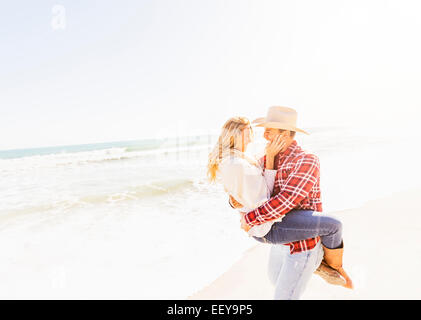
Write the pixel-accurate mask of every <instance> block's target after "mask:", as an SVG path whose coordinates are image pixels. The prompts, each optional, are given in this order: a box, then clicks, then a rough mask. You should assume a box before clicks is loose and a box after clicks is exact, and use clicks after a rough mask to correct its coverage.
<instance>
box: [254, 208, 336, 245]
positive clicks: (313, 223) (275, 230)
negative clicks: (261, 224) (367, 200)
mask: <svg viewBox="0 0 421 320" xmlns="http://www.w3.org/2000/svg"><path fill="white" fill-rule="evenodd" d="M317 236H320V238H321V241H322V244H323V245H324V246H325V247H326V248H329V249H335V248H338V247H340V246H341V244H342V223H341V222H340V221H339V220H338V219H336V218H334V217H332V216H329V215H326V214H323V213H320V212H314V211H311V210H292V211H291V212H289V213H287V214H286V215H285V216H284V218H283V219H282V221H280V222H275V223H274V224H273V225H272V228H271V229H270V231H269V233H268V234H266V235H265V236H264V237H262V238H258V237H254V238H255V239H256V240H258V241H260V242H265V243H270V244H285V243H289V242H293V241H298V240H305V239H309V238H315V237H317Z"/></svg>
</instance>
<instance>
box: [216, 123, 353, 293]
mask: <svg viewBox="0 0 421 320" xmlns="http://www.w3.org/2000/svg"><path fill="white" fill-rule="evenodd" d="M251 137H252V130H251V126H250V122H249V121H248V120H247V119H246V118H244V117H235V118H231V119H229V120H228V121H227V122H226V123H225V124H224V126H223V128H222V133H221V135H220V137H219V139H218V142H217V144H216V146H215V148H214V149H213V150H212V152H211V153H210V154H209V161H208V175H209V178H210V180H211V181H215V180H217V179H218V180H220V182H221V183H222V184H223V185H224V188H225V191H226V192H227V193H228V194H229V195H230V196H232V197H233V198H234V199H235V200H237V201H238V202H239V203H240V204H241V205H242V206H243V207H242V208H241V209H240V212H242V213H243V214H245V213H247V212H249V211H252V210H253V209H255V208H257V207H259V206H260V205H262V204H263V203H265V202H266V201H267V200H268V199H270V197H271V193H272V191H273V186H274V180H275V176H276V170H274V168H273V164H274V161H273V160H274V158H275V156H276V155H277V154H278V153H279V152H280V151H281V150H282V148H283V147H284V143H283V142H282V141H281V139H280V136H278V137H277V138H275V139H274V140H273V141H271V142H270V143H268V145H267V147H266V167H265V170H263V168H262V167H261V164H259V163H258V162H257V161H255V160H254V159H252V158H250V157H248V156H247V155H246V154H245V150H246V148H247V145H248V144H249V143H250V142H251ZM281 220H283V221H281ZM288 228H289V230H291V229H292V228H293V229H294V230H299V231H295V232H293V233H292V232H284V230H286V229H288ZM271 229H272V232H273V231H274V230H276V232H277V234H279V237H276V238H277V239H276V242H274V243H272V244H285V243H289V242H293V241H298V240H304V239H308V238H314V237H317V236H320V238H321V242H322V245H323V248H324V250H325V254H326V252H328V251H329V250H330V249H333V248H339V247H340V246H341V245H342V231H341V223H340V221H338V220H337V219H335V218H333V217H331V216H327V215H320V214H318V213H314V212H313V211H310V210H293V211H291V212H289V213H287V214H286V216H283V217H281V218H278V219H276V220H272V221H268V222H265V223H262V224H260V225H256V226H253V227H251V228H250V230H249V231H248V234H249V235H250V236H253V237H254V238H255V239H256V240H258V241H261V242H267V241H263V240H261V239H264V238H262V237H264V236H265V235H266V234H267V233H268V232H269V231H270V230H271ZM330 251H332V250H330ZM324 263H325V264H326V261H324ZM331 267H333V268H334V267H335V266H333V265H332V266H331ZM334 269H336V270H337V271H338V272H339V274H340V275H341V276H342V277H343V278H344V281H342V282H341V283H340V284H341V285H343V286H344V287H346V288H352V287H353V285H352V281H351V279H350V278H349V276H348V275H347V274H346V272H345V270H344V269H343V268H342V267H336V268H334ZM335 284H339V283H335Z"/></svg>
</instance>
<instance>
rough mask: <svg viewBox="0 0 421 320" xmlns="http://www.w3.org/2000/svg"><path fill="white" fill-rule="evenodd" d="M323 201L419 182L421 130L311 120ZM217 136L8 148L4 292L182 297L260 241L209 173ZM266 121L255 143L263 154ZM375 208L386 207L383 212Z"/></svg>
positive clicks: (0, 164) (1, 212)
mask: <svg viewBox="0 0 421 320" xmlns="http://www.w3.org/2000/svg"><path fill="white" fill-rule="evenodd" d="M310 131H311V132H312V133H313V134H312V135H311V136H308V137H307V136H301V135H300V136H297V141H298V143H299V144H300V145H301V146H302V147H303V148H304V149H306V150H308V151H310V152H314V153H316V154H317V155H318V156H319V157H320V161H321V174H322V177H321V184H322V197H323V202H324V210H325V212H329V213H333V214H335V213H338V214H340V212H341V211H342V210H344V209H347V208H352V207H358V206H361V205H363V204H364V203H365V202H366V201H369V200H372V199H376V198H379V197H382V196H386V195H390V194H393V193H394V192H397V191H404V190H407V189H410V188H413V187H418V186H419V181H420V179H419V178H420V177H421V174H420V171H419V169H418V168H417V165H416V163H417V161H418V158H419V155H420V154H419V151H418V150H417V149H416V148H415V147H414V144H415V146H416V141H415V140H414V141H411V140H410V139H407V138H406V139H398V138H390V137H382V136H378V135H377V136H375V135H367V134H366V133H365V135H362V134H360V135H356V133H355V131H353V130H352V129H349V128H348V129H347V128H340V127H337V128H334V127H333V128H332V127H330V128H323V127H321V128H312V130H310ZM215 139H216V137H215V136H210V135H206V136H194V137H176V138H167V139H165V138H162V139H148V140H140V141H122V142H113V143H103V144H91V145H79V146H63V147H51V148H41V149H27V150H10V151H0V250H1V252H2V258H1V260H2V262H1V263H0V298H23V299H25V298H41V299H43V298H70V299H73V298H75V299H76V298H77V299H85V298H86V299H89V298H98V299H101V298H113V299H183V298H185V297H187V296H189V295H190V294H192V293H194V292H195V291H197V290H199V289H201V288H202V287H203V286H205V285H207V284H209V283H210V282H211V281H213V280H214V279H215V278H216V277H217V276H219V275H220V274H222V273H223V272H224V271H226V270H227V269H228V268H229V267H230V266H231V265H232V264H233V263H234V262H235V261H236V260H237V259H239V258H240V257H241V255H242V254H243V252H244V251H246V250H247V249H248V248H250V247H251V246H253V245H254V244H256V242H255V241H254V240H253V239H250V238H249V237H248V236H247V235H246V234H245V233H244V232H243V231H242V230H241V229H240V226H239V216H238V214H237V213H236V212H235V211H234V210H232V209H231V208H230V207H229V206H228V203H227V201H228V198H227V195H226V194H225V193H224V191H223V188H222V186H220V185H217V184H210V183H209V182H208V181H207V179H206V160H207V154H208V152H209V151H210V149H211V147H212V146H213V144H214V143H215ZM263 148H264V141H263V140H262V138H261V137H260V136H259V133H258V132H256V139H255V142H254V143H253V144H252V145H250V147H249V150H248V151H249V153H250V154H254V155H256V156H259V155H261V154H262V152H263ZM373 214H375V213H373Z"/></svg>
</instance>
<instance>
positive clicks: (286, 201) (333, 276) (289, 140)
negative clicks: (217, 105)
mask: <svg viewBox="0 0 421 320" xmlns="http://www.w3.org/2000/svg"><path fill="white" fill-rule="evenodd" d="M296 121H297V113H296V111H295V110H294V109H292V108H287V107H271V108H269V110H268V113H267V116H266V117H265V118H259V119H256V120H254V121H253V123H256V124H257V126H260V127H264V128H265V132H264V138H265V139H266V140H268V141H272V140H273V139H275V137H276V136H278V135H281V137H282V140H283V141H284V142H285V147H284V148H283V149H282V150H281V151H280V152H279V154H278V155H277V156H276V157H275V161H274V168H275V169H276V170H277V175H276V179H275V185H274V191H273V194H272V198H271V199H269V200H268V201H267V202H266V203H264V204H263V205H261V206H260V207H258V208H257V209H255V210H253V211H250V212H248V213H246V214H245V215H244V216H243V217H242V220H241V226H242V228H243V229H244V230H245V231H246V232H247V231H248V230H249V229H250V228H251V227H252V226H254V225H259V224H261V223H264V222H266V221H270V220H274V219H277V218H279V217H281V216H283V215H285V214H288V212H290V211H291V210H293V209H303V210H312V211H317V212H321V211H322V201H321V197H320V164H319V159H318V157H317V156H315V155H313V154H307V153H305V152H304V151H303V150H302V149H301V148H300V147H299V146H298V144H297V142H296V141H295V140H294V137H295V133H296V132H302V133H305V134H308V133H307V132H305V131H304V130H302V129H299V128H297V127H296ZM262 161H263V163H265V161H266V159H265V157H264V158H263V159H262ZM263 167H265V166H264V165H263ZM235 202H236V201H235V199H232V198H231V203H234V204H235ZM268 236H269V237H270V236H271V234H270V233H269V234H268V235H267V236H266V237H268ZM322 258H323V249H322V247H321V244H320V237H316V238H311V239H305V240H300V241H295V242H291V243H288V244H286V245H283V246H282V245H276V246H273V247H272V250H271V254H270V261H269V276H270V278H271V280H272V282H273V283H274V284H275V299H298V298H299V297H300V296H301V294H302V293H303V291H304V289H305V287H306V285H307V283H308V281H309V280H310V278H311V275H312V274H313V272H314V271H315V270H316V269H317V268H318V267H319V265H320V262H321V259H322ZM317 273H318V274H319V275H320V276H322V278H324V279H325V280H326V281H327V282H329V283H332V284H339V283H340V282H341V281H342V280H341V279H340V276H339V275H338V273H337V272H336V270H333V269H331V268H329V267H327V266H326V265H325V264H322V265H320V267H319V269H318V271H317ZM336 281H339V282H338V283H335V282H336Z"/></svg>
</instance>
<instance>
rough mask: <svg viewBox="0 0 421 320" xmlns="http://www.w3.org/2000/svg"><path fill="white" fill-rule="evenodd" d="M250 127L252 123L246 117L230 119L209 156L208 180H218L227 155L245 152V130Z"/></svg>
mask: <svg viewBox="0 0 421 320" xmlns="http://www.w3.org/2000/svg"><path fill="white" fill-rule="evenodd" d="M247 127H249V128H250V130H251V127H250V121H249V120H248V119H247V118H245V117H233V118H230V119H228V120H227V121H226V122H225V124H224V125H223V127H222V132H221V134H220V135H219V138H218V141H217V143H216V145H215V147H214V148H213V150H212V151H211V152H210V153H209V156H208V172H207V173H208V178H209V180H210V181H211V182H213V181H215V180H216V172H217V171H218V167H219V164H220V162H221V160H222V158H223V157H224V156H226V155H227V154H230V155H233V154H234V153H238V152H240V150H241V152H244V143H243V137H244V136H243V134H242V133H243V130H244V129H245V128H247Z"/></svg>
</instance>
